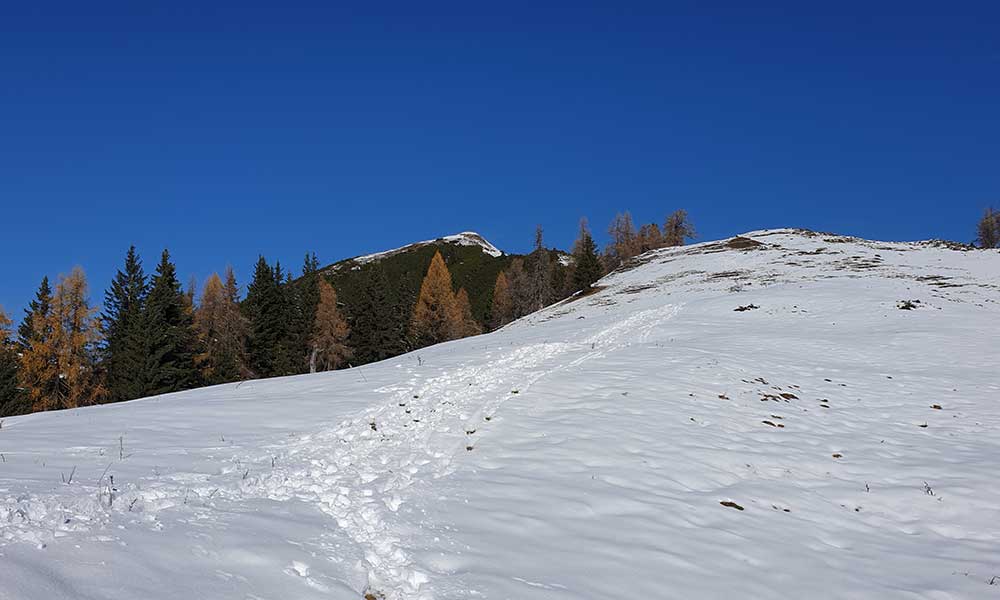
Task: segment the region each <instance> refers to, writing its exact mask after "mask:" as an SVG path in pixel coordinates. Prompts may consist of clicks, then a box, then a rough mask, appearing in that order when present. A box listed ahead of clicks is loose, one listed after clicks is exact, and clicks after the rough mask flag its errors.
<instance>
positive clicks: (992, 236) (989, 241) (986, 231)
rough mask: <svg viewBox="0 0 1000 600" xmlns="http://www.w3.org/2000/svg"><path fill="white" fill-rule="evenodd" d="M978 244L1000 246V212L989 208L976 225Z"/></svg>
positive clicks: (992, 246) (981, 245) (983, 246)
mask: <svg viewBox="0 0 1000 600" xmlns="http://www.w3.org/2000/svg"><path fill="white" fill-rule="evenodd" d="M976 244H978V245H979V247H980V248H998V247H1000V213H997V212H995V211H994V210H993V209H992V208H987V209H986V212H984V213H983V218H982V219H980V220H979V223H978V225H977V226H976Z"/></svg>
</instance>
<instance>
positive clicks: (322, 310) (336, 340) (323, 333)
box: [309, 280, 354, 373]
mask: <svg viewBox="0 0 1000 600" xmlns="http://www.w3.org/2000/svg"><path fill="white" fill-rule="evenodd" d="M317 289H318V291H319V305H318V306H317V307H316V311H315V312H316V315H315V318H314V319H313V327H312V339H311V343H312V351H311V352H310V354H309V372H310V373H315V372H316V371H329V370H331V369H338V368H340V367H341V366H343V365H345V364H347V361H348V360H350V359H351V357H352V356H353V354H354V353H353V352H352V351H351V349H350V347H348V345H347V338H348V335H349V334H350V328H348V326H347V322H346V321H344V318H343V316H341V314H340V309H339V308H337V292H336V291H334V289H333V286H331V285H330V284H329V283H327V282H326V281H325V280H320V281H318V282H317Z"/></svg>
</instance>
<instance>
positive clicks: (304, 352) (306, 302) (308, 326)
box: [292, 253, 320, 369]
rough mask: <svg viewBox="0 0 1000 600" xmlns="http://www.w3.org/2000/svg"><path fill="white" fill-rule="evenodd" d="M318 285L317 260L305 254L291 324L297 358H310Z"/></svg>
mask: <svg viewBox="0 0 1000 600" xmlns="http://www.w3.org/2000/svg"><path fill="white" fill-rule="evenodd" d="M319 285H320V274H319V260H318V259H317V258H316V254H315V253H313V254H306V257H305V260H304V261H303V263H302V277H300V278H299V280H298V282H297V284H296V287H295V292H296V295H297V296H296V297H297V301H298V307H297V315H296V318H295V319H294V320H293V322H292V335H294V336H295V337H296V338H297V342H296V343H297V348H296V350H295V352H296V355H297V356H308V357H311V356H312V344H311V340H312V333H313V332H312V328H313V324H314V323H315V321H316V307H317V306H319V301H320V295H319ZM307 364H308V361H307ZM310 369H311V367H310Z"/></svg>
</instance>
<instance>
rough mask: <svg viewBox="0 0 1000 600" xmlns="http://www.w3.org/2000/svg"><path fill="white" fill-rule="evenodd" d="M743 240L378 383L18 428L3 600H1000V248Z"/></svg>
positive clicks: (707, 248)
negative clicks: (907, 306) (909, 304)
mask: <svg viewBox="0 0 1000 600" xmlns="http://www.w3.org/2000/svg"><path fill="white" fill-rule="evenodd" d="M747 237H749V238H752V239H754V240H757V241H759V242H760V243H761V244H763V245H762V246H754V247H751V248H748V249H740V248H732V247H729V245H727V244H726V242H725V241H724V242H714V243H707V244H700V245H695V246H689V247H685V248H678V249H668V250H662V251H659V252H655V253H652V254H649V255H645V256H643V257H641V259H640V260H639V261H638V262H639V263H641V264H639V265H637V266H635V267H634V268H632V269H630V270H626V271H623V272H620V273H616V274H613V275H611V276H609V277H607V278H606V279H605V280H604V281H602V282H601V284H602V285H603V286H606V287H605V288H604V289H603V290H601V291H600V292H598V293H596V294H593V295H590V296H587V297H583V298H579V299H576V300H573V301H570V302H564V303H561V304H559V305H556V306H553V307H550V308H549V309H547V310H545V311H542V312H540V313H537V314H535V315H532V316H530V317H528V318H526V319H523V320H521V321H519V322H516V323H514V324H512V325H510V326H508V327H506V328H505V329H503V330H502V331H500V332H497V333H494V334H490V335H484V336H479V337H475V338H469V339H465V340H461V341H457V342H452V343H448V344H443V345H440V346H437V347H433V348H427V349H424V350H420V351H418V352H415V353H412V354H409V355H405V356H401V357H398V358H396V359H392V360H389V361H386V362H383V363H379V364H374V365H368V366H365V367H362V368H360V369H354V370H348V371H339V372H335V373H326V374H320V375H315V376H301V377H290V378H283V379H273V380H267V381H249V382H245V383H242V384H239V385H237V384H231V385H224V386H218V387H214V388H208V389H203V390H195V391H192V392H187V393H180V394H174V395H169V396H161V397H156V398H150V399H146V400H140V401H135V402H130V403H125V404H118V405H111V406H104V407H94V408H86V409H80V410H73V411H64V412H58V413H50V414H38V415H30V416H25V417H18V418H10V419H6V420H4V422H3V426H2V429H0V453H2V455H3V456H2V462H0V598H4V599H7V598H16V599H21V598H24V599H28V598H31V599H36V598H38V599H41V598H44V599H63V598H65V599H70V598H73V599H77V598H120V599H129V600H134V599H137V598H153V599H159V598H163V599H167V598H170V599H174V598H262V599H263V598H273V599H287V598H317V599H318V598H322V599H331V598H333V599H336V598H347V599H355V600H356V599H358V598H362V597H363V596H364V594H366V593H367V594H370V595H371V596H372V597H376V598H379V597H384V598H386V599H390V600H395V599H414V598H415V599H431V598H441V599H444V598H449V599H451V598H453V599H459V598H461V599H468V598H488V599H518V600H521V599H524V600H531V599H540V598H546V599H548V598H552V599H567V600H568V599H593V600H598V599H600V600H604V599H609V598H636V599H640V598H641V599H652V598H656V599H659V598H685V599H687V598H730V597H732V598H991V597H998V598H1000V471H998V466H1000V358H998V348H1000V253H996V252H984V251H960V250H952V249H947V248H945V247H941V246H935V245H931V244H896V243H883V242H866V241H861V240H852V239H848V238H838V237H834V236H827V235H813V234H810V235H806V234H802V233H799V232H793V231H787V230H781V231H764V232H754V233H752V234H748V236H747ZM734 245H736V246H746V245H747V243H746V242H737V243H736V244H734ZM906 300H912V301H917V300H919V303H917V302H915V303H914V305H915V306H916V308H915V309H913V310H902V309H900V308H898V303H899V302H901V301H906ZM751 304H752V305H755V306H759V308H757V309H749V310H745V311H735V310H734V309H736V308H738V307H745V306H748V305H751ZM936 407H940V408H936ZM470 448H471V449H470ZM74 469H75V471H74ZM71 473H72V479H71V480H70V474H71ZM102 475H103V479H102ZM111 476H113V477H114V484H113V486H111V485H110V481H111V480H110V478H111ZM64 481H65V482H64ZM112 494H113V498H112ZM722 502H726V503H729V504H731V506H725V505H723V504H721V503H722ZM735 506H738V507H741V508H742V509H743V510H739V509H738V508H736V507H735ZM993 577H996V579H995V580H993V581H994V583H995V584H996V585H991V584H990V581H991V579H992V578H993Z"/></svg>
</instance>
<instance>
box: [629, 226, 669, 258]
mask: <svg viewBox="0 0 1000 600" xmlns="http://www.w3.org/2000/svg"><path fill="white" fill-rule="evenodd" d="M662 247H663V234H662V233H660V227H659V226H658V225H657V224H656V223H646V224H645V225H643V226H642V227H640V228H639V233H638V235H637V236H636V252H637V253H639V254H642V253H643V252H649V251H650V250H656V249H657V248H662Z"/></svg>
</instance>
